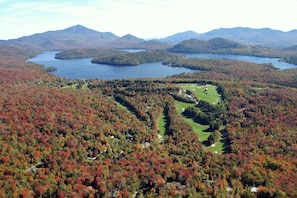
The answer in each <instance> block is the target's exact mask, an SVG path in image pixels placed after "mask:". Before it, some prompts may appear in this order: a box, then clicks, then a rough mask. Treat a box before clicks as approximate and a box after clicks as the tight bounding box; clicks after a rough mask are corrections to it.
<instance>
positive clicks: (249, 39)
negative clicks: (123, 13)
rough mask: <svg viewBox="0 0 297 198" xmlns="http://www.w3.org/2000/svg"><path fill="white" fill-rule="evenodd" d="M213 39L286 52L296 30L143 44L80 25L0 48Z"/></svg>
mask: <svg viewBox="0 0 297 198" xmlns="http://www.w3.org/2000/svg"><path fill="white" fill-rule="evenodd" d="M212 38H225V39H228V40H232V41H235V42H239V43H242V44H245V45H260V46H265V47H271V48H286V47H292V46H295V45H297V30H292V31H289V32H282V31H279V30H273V29H269V28H263V29H252V28H242V27H237V28H221V29H216V30H212V31H209V32H206V33H203V34H198V33H196V32H193V31H187V32H182V33H177V34H174V35H171V36H168V37H166V38H163V39H159V40H144V39H141V38H137V37H136V36H133V35H131V34H127V35H125V36H122V37H119V36H117V35H115V34H113V33H111V32H99V31H96V30H92V29H89V28H86V27H84V26H82V25H76V26H72V27H69V28H66V29H63V30H56V31H47V32H44V33H38V34H33V35H30V36H24V37H21V38H17V39H10V40H6V41H5V40H2V41H0V44H3V45H9V46H18V47H20V46H21V47H28V48H35V49H40V50H65V49H76V48H97V47H105V48H145V49H152V48H154V49H162V48H163V49H164V48H169V47H171V46H173V45H175V44H177V43H180V42H182V41H185V40H189V39H198V40H209V39H212Z"/></svg>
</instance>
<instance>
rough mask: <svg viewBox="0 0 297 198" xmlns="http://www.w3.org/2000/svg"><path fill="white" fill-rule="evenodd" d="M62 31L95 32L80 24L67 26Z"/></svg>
mask: <svg viewBox="0 0 297 198" xmlns="http://www.w3.org/2000/svg"><path fill="white" fill-rule="evenodd" d="M64 31H66V32H72V33H86V32H95V30H92V29H89V28H86V27H85V26H82V25H75V26H72V27H69V28H66V29H65V30H64Z"/></svg>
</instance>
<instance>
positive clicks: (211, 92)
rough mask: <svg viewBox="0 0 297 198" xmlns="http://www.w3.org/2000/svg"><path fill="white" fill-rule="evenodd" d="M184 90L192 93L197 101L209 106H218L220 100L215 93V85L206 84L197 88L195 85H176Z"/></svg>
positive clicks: (219, 96)
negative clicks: (206, 103)
mask: <svg viewBox="0 0 297 198" xmlns="http://www.w3.org/2000/svg"><path fill="white" fill-rule="evenodd" d="M178 85H179V86H180V87H182V88H183V89H186V90H190V91H192V92H193V93H194V94H195V96H196V97H197V98H198V99H199V100H204V101H206V102H208V103H210V104H218V102H219V101H220V100H221V95H220V94H219V93H218V92H217V87H216V86H215V85H211V84H206V85H201V86H198V85H197V84H195V83H184V84H178Z"/></svg>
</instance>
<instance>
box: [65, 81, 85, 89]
mask: <svg viewBox="0 0 297 198" xmlns="http://www.w3.org/2000/svg"><path fill="white" fill-rule="evenodd" d="M77 88H78V84H77V83H75V84H73V85H67V86H64V87H62V89H77ZM81 89H82V90H89V87H88V85H87V84H84V85H83V86H82V87H81Z"/></svg>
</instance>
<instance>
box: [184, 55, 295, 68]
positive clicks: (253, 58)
mask: <svg viewBox="0 0 297 198" xmlns="http://www.w3.org/2000/svg"><path fill="white" fill-rule="evenodd" d="M186 58H225V59H233V60H240V61H246V62H252V63H257V64H262V63H271V64H272V65H273V66H274V67H277V68H279V69H280V70H284V69H292V68H297V65H294V64H290V63H286V62H282V61H279V59H278V58H264V57H256V56H243V55H230V54H186Z"/></svg>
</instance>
